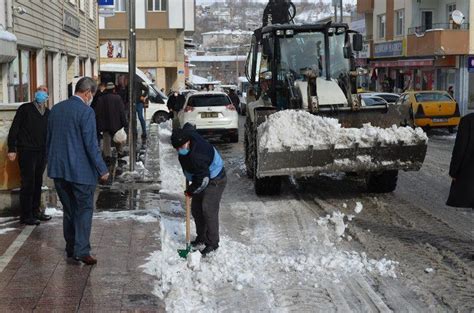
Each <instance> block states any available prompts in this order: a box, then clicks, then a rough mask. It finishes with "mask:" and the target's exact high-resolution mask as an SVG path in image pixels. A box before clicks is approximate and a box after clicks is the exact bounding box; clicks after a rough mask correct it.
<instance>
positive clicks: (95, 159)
mask: <svg viewBox="0 0 474 313" xmlns="http://www.w3.org/2000/svg"><path fill="white" fill-rule="evenodd" d="M96 91H97V84H96V83H95V82H94V80H93V79H92V78H90V77H84V78H82V79H80V80H79V81H78V82H77V85H76V89H75V93H74V96H72V97H71V98H69V99H68V100H65V101H62V102H60V103H58V104H56V105H55V106H54V107H53V108H52V110H51V112H50V114H49V120H48V133H47V134H48V135H47V149H48V176H49V177H51V178H53V179H54V185H55V187H56V191H57V193H58V195H59V199H60V200H61V203H62V204H63V210H64V217H63V231H64V239H65V240H66V253H67V256H68V257H74V258H75V259H76V260H78V261H82V262H83V263H85V264H87V265H94V264H96V263H97V260H96V259H95V258H94V257H92V256H91V254H90V250H91V247H90V233H91V227H92V211H93V209H94V192H95V189H96V186H97V181H98V179H99V178H100V179H101V180H102V181H106V180H107V179H108V176H109V173H108V170H107V167H106V165H105V163H104V160H103V159H102V156H101V153H100V149H99V145H98V142H97V131H96V122H95V114H94V110H93V109H92V108H91V107H90V104H91V103H92V100H93V98H94V94H95V92H96Z"/></svg>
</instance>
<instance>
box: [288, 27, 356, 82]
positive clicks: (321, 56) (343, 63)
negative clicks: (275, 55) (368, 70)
mask: <svg viewBox="0 0 474 313" xmlns="http://www.w3.org/2000/svg"><path fill="white" fill-rule="evenodd" d="M279 42H280V54H281V55H280V57H281V60H280V67H281V68H280V70H281V71H283V72H287V71H289V72H291V73H292V74H293V77H294V79H303V71H304V70H305V69H312V70H314V71H316V73H317V74H318V75H319V76H326V70H327V68H326V58H325V44H324V33H321V32H313V33H304V32H302V33H297V34H295V35H294V36H293V37H286V38H281V39H280V41H279ZM344 44H345V33H344V32H343V33H340V34H337V35H336V34H334V35H331V36H329V51H330V62H331V72H330V76H331V77H332V78H337V77H339V75H340V74H341V73H347V72H348V71H349V69H350V66H349V60H348V59H346V58H344V50H343V48H344Z"/></svg>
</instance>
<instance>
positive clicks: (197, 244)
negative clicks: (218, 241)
mask: <svg viewBox="0 0 474 313" xmlns="http://www.w3.org/2000/svg"><path fill="white" fill-rule="evenodd" d="M203 244H204V240H201V239H198V238H196V239H195V240H193V241H191V246H192V247H197V246H201V245H203Z"/></svg>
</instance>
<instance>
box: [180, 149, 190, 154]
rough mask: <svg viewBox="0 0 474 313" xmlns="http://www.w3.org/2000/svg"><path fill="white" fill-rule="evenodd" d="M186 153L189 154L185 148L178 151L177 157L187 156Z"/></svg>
mask: <svg viewBox="0 0 474 313" xmlns="http://www.w3.org/2000/svg"><path fill="white" fill-rule="evenodd" d="M188 153H189V149H187V148H181V149H178V154H179V155H187V154H188Z"/></svg>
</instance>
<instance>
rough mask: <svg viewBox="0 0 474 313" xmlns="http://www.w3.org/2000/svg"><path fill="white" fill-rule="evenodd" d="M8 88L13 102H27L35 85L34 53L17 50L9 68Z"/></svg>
mask: <svg viewBox="0 0 474 313" xmlns="http://www.w3.org/2000/svg"><path fill="white" fill-rule="evenodd" d="M9 81H10V84H9V90H10V95H11V98H12V99H13V101H14V102H28V101H30V100H31V94H32V92H33V90H34V88H35V85H36V53H34V52H32V51H29V50H18V56H17V58H16V59H15V60H14V61H13V62H12V63H11V65H10V68H9Z"/></svg>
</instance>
